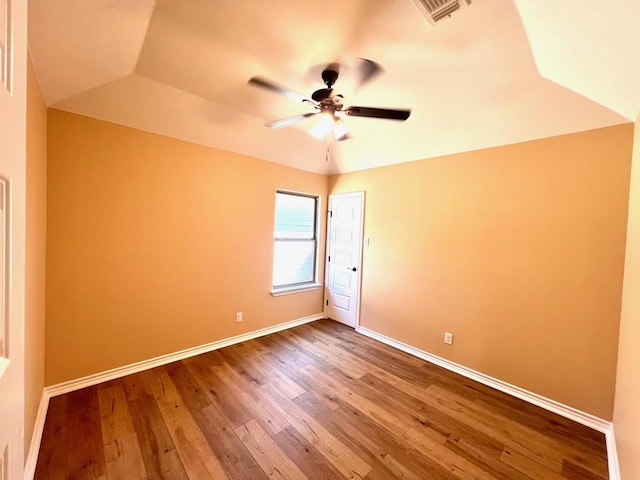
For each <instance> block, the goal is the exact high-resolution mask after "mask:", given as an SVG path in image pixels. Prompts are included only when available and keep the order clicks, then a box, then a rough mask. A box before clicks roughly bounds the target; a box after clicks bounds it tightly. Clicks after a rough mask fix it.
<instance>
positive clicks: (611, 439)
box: [605, 425, 621, 480]
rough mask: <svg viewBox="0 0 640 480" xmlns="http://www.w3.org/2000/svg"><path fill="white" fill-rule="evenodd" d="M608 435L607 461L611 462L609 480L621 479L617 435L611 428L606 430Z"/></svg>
mask: <svg viewBox="0 0 640 480" xmlns="http://www.w3.org/2000/svg"><path fill="white" fill-rule="evenodd" d="M605 435H606V437H607V463H608V464H609V480H620V478H621V477H620V463H619V462H618V447H617V446H616V435H615V432H614V430H613V425H611V428H610V429H609V430H608V431H607V432H605Z"/></svg>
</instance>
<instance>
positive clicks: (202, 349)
mask: <svg viewBox="0 0 640 480" xmlns="http://www.w3.org/2000/svg"><path fill="white" fill-rule="evenodd" d="M321 318H325V317H324V314H323V313H317V314H315V315H309V316H308V317H303V318H298V319H296V320H291V321H289V322H284V323H280V324H278V325H274V326H272V327H267V328H262V329H260V330H254V331H252V332H248V333H243V334H241V335H236V336H235V337H229V338H224V339H222V340H217V341H215V342H211V343H206V344H204V345H199V346H197V347H192V348H187V349H185V350H180V351H178V352H174V353H169V354H167V355H161V356H159V357H155V358H150V359H148V360H142V361H141V362H136V363H132V364H130V365H124V366H122V367H117V368H114V369H112V370H107V371H105V372H101V373H96V374H93V375H89V376H86V377H82V378H78V379H75V380H69V381H68V382H63V383H58V384H56V385H51V386H49V387H45V389H44V390H45V392H46V393H47V394H48V395H49V397H55V396H57V395H63V394H65V393H69V392H73V391H75V390H80V389H81V388H85V387H90V386H92V385H97V384H98V383H102V382H106V381H108V380H114V379H116V378H120V377H124V376H126V375H131V374H132V373H138V372H142V371H144V370H149V369H151V368H155V367H160V366H162V365H166V364H168V363H171V362H177V361H179V360H184V359H185V358H189V357H195V356H196V355H200V354H202V353H207V352H211V351H213V350H217V349H219V348H223V347H228V346H229V345H234V344H236V343H240V342H246V341H248V340H252V339H254V338H258V337H263V336H265V335H269V334H271V333H276V332H279V331H281V330H286V329H288V328H293V327H297V326H298V325H302V324H305V323H309V322H313V321H315V320H320V319H321Z"/></svg>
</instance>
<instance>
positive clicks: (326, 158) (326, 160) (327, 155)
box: [324, 143, 329, 162]
mask: <svg viewBox="0 0 640 480" xmlns="http://www.w3.org/2000/svg"><path fill="white" fill-rule="evenodd" d="M324 161H325V162H328V161H329V144H328V143H327V154H326V155H325V156H324Z"/></svg>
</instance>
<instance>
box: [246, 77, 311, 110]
mask: <svg viewBox="0 0 640 480" xmlns="http://www.w3.org/2000/svg"><path fill="white" fill-rule="evenodd" d="M248 83H249V85H253V86H255V87H262V88H266V89H267V90H271V91H272V92H276V93H279V94H280V95H284V96H285V97H289V98H290V99H292V100H295V101H296V102H308V103H311V104H313V105H317V104H318V102H316V101H315V100H312V99H310V98H307V97H305V96H304V95H302V94H301V93H298V92H296V91H294V90H291V89H289V88H286V87H283V86H281V85H278V84H277V83H273V82H272V81H270V80H267V79H266V78H262V77H251V78H250V79H249V82H248Z"/></svg>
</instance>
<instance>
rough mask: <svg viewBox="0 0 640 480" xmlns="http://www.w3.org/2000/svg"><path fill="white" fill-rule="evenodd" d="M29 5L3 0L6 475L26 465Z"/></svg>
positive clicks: (1, 353) (0, 272)
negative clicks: (26, 203)
mask: <svg viewBox="0 0 640 480" xmlns="http://www.w3.org/2000/svg"><path fill="white" fill-rule="evenodd" d="M26 5H27V2H25V1H19V0H0V480H19V479H22V477H23V464H24V445H23V434H24V290H25V284H24V278H25V277H24V275H25V273H24V270H25V267H24V244H25V188H26V187H25V177H26V85H27V78H26V62H25V61H26V53H27V49H26V26H27V12H26Z"/></svg>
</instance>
